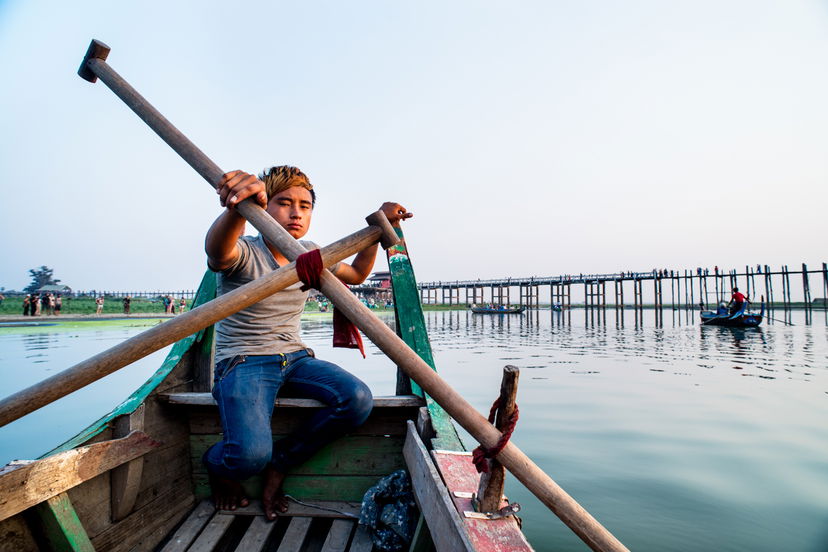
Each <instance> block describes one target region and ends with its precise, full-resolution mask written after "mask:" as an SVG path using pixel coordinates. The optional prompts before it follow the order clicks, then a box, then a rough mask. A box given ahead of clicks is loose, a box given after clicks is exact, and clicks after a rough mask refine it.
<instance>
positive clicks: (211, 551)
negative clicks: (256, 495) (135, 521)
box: [160, 500, 373, 552]
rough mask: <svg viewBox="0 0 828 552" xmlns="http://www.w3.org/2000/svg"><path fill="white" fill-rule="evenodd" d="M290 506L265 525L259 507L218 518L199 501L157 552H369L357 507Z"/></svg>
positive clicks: (349, 504)
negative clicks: (358, 521) (357, 517)
mask: <svg viewBox="0 0 828 552" xmlns="http://www.w3.org/2000/svg"><path fill="white" fill-rule="evenodd" d="M313 506H319V507H320V508H316V507H312V506H306V505H300V504H296V503H293V502H290V507H289V508H288V511H287V512H286V513H285V514H282V515H280V516H279V519H277V520H276V521H273V522H270V521H267V520H266V519H265V517H264V515H263V514H262V509H261V505H260V504H259V503H258V501H252V503H251V504H250V506H247V507H245V508H240V509H238V510H236V511H234V512H217V511H216V510H215V508H213V506H212V503H211V502H210V501H208V500H204V501H202V502H200V503H199V504H198V505H196V507H195V509H194V510H193V511H192V513H191V514H190V515H189V517H188V518H187V519H186V520H185V521H184V522H183V523H182V524H181V525H180V526H179V528H178V529H177V530H176V531H175V533H173V535H172V536H171V537H170V538H169V539H168V541H167V543H166V544H165V545H164V546H163V547H162V548H161V549H160V550H161V552H265V551H277V552H306V551H322V552H371V550H372V549H373V547H372V545H371V539H370V537H368V535H367V533H366V532H365V530H364V528H362V527H360V526H359V525H358V524H357V520H356V518H355V517H351V516H358V515H359V504H356V503H353V502H315V503H313Z"/></svg>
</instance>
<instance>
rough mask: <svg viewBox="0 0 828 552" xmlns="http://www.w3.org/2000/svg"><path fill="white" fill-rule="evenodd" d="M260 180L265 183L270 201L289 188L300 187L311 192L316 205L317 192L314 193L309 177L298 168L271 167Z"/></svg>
mask: <svg viewBox="0 0 828 552" xmlns="http://www.w3.org/2000/svg"><path fill="white" fill-rule="evenodd" d="M259 180H261V181H262V182H264V183H265V192H266V193H267V198H268V199H270V198H271V197H273V196H275V195H276V194H278V193H280V192H284V191H285V190H287V189H288V188H292V187H294V186H299V187H300V188H304V189H306V190H308V191H309V192H310V194H311V201H312V202H313V204H314V205H316V192H314V191H313V184H311V183H310V179H309V178H308V176H307V175H306V174H305V173H303V172H302V171H301V170H299V169H298V168H296V167H291V166H290V165H280V166H278V167H270V168H269V169H267V170H266V171H263V172H262V174H260V175H259Z"/></svg>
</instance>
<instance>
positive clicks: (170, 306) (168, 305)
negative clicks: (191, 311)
mask: <svg viewBox="0 0 828 552" xmlns="http://www.w3.org/2000/svg"><path fill="white" fill-rule="evenodd" d="M162 302H163V303H164V312H165V313H166V314H176V312H175V309H176V306H177V307H178V314H181V313H183V312H184V311H185V310H187V300H186V299H184V298H183V297H182V298H181V299H179V300H178V301H177V302H176V300H175V297H173V296H172V295H165V296H164V297H163V298H162Z"/></svg>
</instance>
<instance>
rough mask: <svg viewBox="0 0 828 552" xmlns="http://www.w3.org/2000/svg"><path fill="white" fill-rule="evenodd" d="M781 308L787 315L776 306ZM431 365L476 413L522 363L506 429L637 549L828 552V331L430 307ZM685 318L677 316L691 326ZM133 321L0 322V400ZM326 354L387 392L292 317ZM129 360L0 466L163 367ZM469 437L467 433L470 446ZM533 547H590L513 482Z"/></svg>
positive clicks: (353, 359) (375, 359)
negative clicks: (95, 324) (14, 325)
mask: <svg viewBox="0 0 828 552" xmlns="http://www.w3.org/2000/svg"><path fill="white" fill-rule="evenodd" d="M774 316H776V317H781V315H780V314H779V313H778V312H777V313H775V314H774ZM426 317H427V322H428V326H429V332H430V334H431V339H432V344H433V347H434V350H435V356H436V359H437V363H438V367H439V368H440V373H441V374H442V375H443V377H444V378H445V379H446V380H447V381H448V382H449V383H450V384H451V385H453V386H455V387H456V388H457V389H459V390H460V391H461V392H462V393H463V394H464V395H465V396H466V397H467V399H468V400H469V401H470V402H471V403H472V404H473V405H474V406H475V407H476V408H478V409H479V410H480V411H481V412H488V409H489V406H490V404H491V402H492V401H493V400H494V398H495V397H496V395H497V393H498V390H499V386H500V377H501V371H502V368H503V366H504V365H506V364H513V365H515V366H518V367H519V368H520V369H521V379H520V386H519V391H518V404H519V405H520V409H521V419H520V422H519V423H518V428H517V430H516V432H515V435H514V437H513V439H514V441H515V443H516V444H517V445H518V446H519V447H521V448H522V449H523V450H524V451H525V452H526V453H527V454H528V455H529V456H530V457H531V458H532V459H533V460H535V462H537V463H538V464H539V465H540V466H541V468H543V469H544V470H545V471H546V472H547V473H548V474H549V475H550V476H551V477H552V478H553V479H555V480H556V481H557V482H558V483H559V484H560V485H561V486H562V487H563V488H564V489H565V490H566V491H567V492H569V493H570V494H571V495H572V496H573V497H574V498H575V499H576V500H578V501H579V502H580V503H581V504H582V505H583V506H584V507H585V508H587V510H589V511H590V512H591V513H592V514H593V515H594V516H595V517H596V518H597V519H598V520H599V521H600V522H601V523H602V524H604V525H605V526H606V527H607V528H609V529H610V530H611V531H612V532H613V533H614V534H615V535H616V536H617V537H618V538H619V539H620V540H621V541H622V542H624V543H625V544H626V545H627V546H628V547H629V548H630V549H632V550H638V551H640V550H677V551H683V550H687V551H691V550H692V551H700V550H713V549H715V550H734V551H735V550H739V551H741V550H768V551H770V550H785V551H809V552H810V551H814V552H815V551H826V550H828V424H826V420H828V324H826V320H825V317H824V314H823V313H822V312H815V313H814V316H813V319H812V320H810V321H809V322H810V324H805V322H806V320H805V314H804V313H803V312H802V311H797V312H794V313H793V314H792V319H791V320H792V322H793V323H794V324H796V325H795V326H786V325H783V324H778V323H777V324H773V325H768V326H763V327H762V328H761V329H758V330H730V329H726V328H714V327H699V326H698V325H694V324H693V321H692V318H691V319H689V320H688V319H687V318H686V317H685V315H684V314H683V313H675V314H674V313H671V312H670V311H665V315H664V318H663V320H656V319H655V314H654V311H645V312H644V314H643V319H639V318H637V317H636V316H635V314H634V312H633V311H631V310H627V311H626V312H625V313H624V314H623V315H618V316H616V313H615V311H613V310H609V311H607V313H606V317H605V318H604V317H600V318H599V317H596V316H595V315H594V314H593V315H592V316H590V315H589V313H588V312H585V311H583V310H575V311H573V312H571V313H553V312H550V311H540V312H534V313H531V314H524V315H518V316H486V315H472V314H469V313H466V312H430V313H426ZM688 322H689V323H688ZM142 329H143V328H140V327H130V326H126V327H117V328H112V329H108V330H107V329H101V328H96V329H88V330H86V329H83V328H82V327H78V328H74V329H68V330H67V329H60V330H58V329H52V330H50V328H41V329H38V330H27V331H26V332H22V331H20V330H12V329H0V371H1V372H2V374H3V375H4V377H3V379H2V384H0V395H2V396H5V395H7V394H8V393H10V392H12V391H14V390H16V389H20V388H22V387H24V386H26V385H29V384H31V383H33V382H35V381H37V380H38V379H40V378H42V377H45V376H48V375H51V374H52V373H54V371H56V370H59V369H62V368H65V367H67V366H70V365H71V364H72V363H74V362H77V361H78V360H81V359H83V358H85V357H87V356H89V355H91V354H94V353H96V352H99V351H100V350H103V349H105V348H106V347H109V346H111V345H113V344H115V343H117V342H119V341H120V340H122V339H124V338H125V337H129V336H131V335H134V334H136V333H138V332H140V331H141V330H142ZM303 329H304V331H305V336H306V342H307V343H308V344H309V345H310V346H312V347H313V348H314V349H316V350H317V353H318V354H319V355H320V356H323V357H325V358H328V359H330V360H333V361H334V362H338V363H339V364H341V365H343V366H345V367H347V368H349V369H351V370H352V371H354V372H355V373H356V374H358V375H359V376H360V377H362V378H363V379H365V380H366V381H368V382H369V383H370V384H371V386H372V388H373V389H374V392H375V394H393V392H394V381H395V375H394V370H395V368H394V367H393V366H392V365H391V363H390V362H389V361H388V360H387V359H385V357H384V356H382V354H381V353H380V352H379V351H377V350H376V349H374V348H372V347H369V350H368V352H369V355H368V359H367V360H362V359H361V358H359V355H358V353H356V352H355V351H350V350H340V349H337V350H332V349H331V348H330V346H329V343H330V338H331V326H330V319H324V318H315V319H312V320H309V321H306V322H304V323H303ZM163 356H164V353H156V354H155V355H154V356H153V357H152V358H150V359H147V360H145V361H142V362H141V363H139V364H136V365H133V366H131V367H129V368H127V369H125V370H123V371H122V372H120V373H118V374H115V375H113V376H110V377H109V378H108V379H106V380H103V381H101V382H98V383H97V384H96V385H95V386H93V387H91V388H89V389H87V390H85V391H83V392H81V393H78V394H76V395H77V396H71V397H67V398H66V399H63V400H62V401H60V402H59V403H56V404H55V405H52V406H51V407H48V408H46V409H43V411H41V412H38V413H35V414H32V415H30V416H29V417H27V418H25V419H24V420H21V421H19V422H15V423H14V424H11V425H10V426H8V427H6V428H0V463H5V462H6V461H8V460H9V459H11V458H31V457H35V456H37V455H38V454H41V453H43V452H45V451H46V450H48V449H49V448H51V447H52V446H54V445H56V444H58V443H59V442H61V441H62V440H63V439H65V438H66V437H69V436H71V435H72V434H74V433H75V432H76V431H77V430H78V429H80V428H81V427H82V426H84V425H85V424H87V423H89V422H91V421H93V420H94V419H96V418H97V417H99V416H100V415H102V414H104V413H105V412H106V411H108V410H109V409H110V408H112V407H113V406H115V405H116V404H118V403H119V402H120V401H121V400H123V399H124V398H126V396H127V395H129V393H130V392H131V391H132V389H134V387H136V386H137V385H138V384H140V383H141V382H143V380H144V379H146V377H148V376H149V375H150V374H151V373H152V372H153V371H154V370H155V368H157V366H159V365H160V363H161V361H162V360H163ZM466 440H467V443H468V444H469V445H470V448H471V446H472V441H471V440H470V439H468V438H467V439H466ZM506 491H507V494H508V495H509V497H510V499H511V500H516V501H518V502H520V503H521V504H522V505H523V511H522V513H521V515H522V517H523V519H524V530H525V532H526V533H527V535H528V536H529V539H530V541H531V542H532V543H533V545H534V546H535V548H536V549H537V550H539V551H544V550H586V549H587V548H586V546H585V545H583V544H582V543H581V542H580V540H578V539H577V537H575V536H574V535H573V534H572V533H571V532H570V531H569V529H567V528H566V527H565V526H564V525H563V524H562V523H561V522H559V521H558V520H557V518H555V517H554V515H553V514H551V513H550V512H549V511H548V510H546V508H545V507H544V506H542V505H541V504H540V503H539V502H537V501H536V500H535V499H534V498H533V497H532V495H531V494H529V493H528V492H526V491H525V490H523V489H522V487H521V485H520V484H519V483H518V482H516V481H514V480H511V481H509V482H508V484H507V489H506Z"/></svg>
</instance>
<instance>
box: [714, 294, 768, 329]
mask: <svg viewBox="0 0 828 552" xmlns="http://www.w3.org/2000/svg"><path fill="white" fill-rule="evenodd" d="M748 304H749V303H747V302H745V303H743V304H742V306H741V308H740V309H739V310H737V311H735V312H731V309H729V308H728V306H727V303H724V302H722V303H720V304H719V306H718V307H717V308H716V310H715V311H705V310H703V311H701V313H700V316H701V323H702V326H727V327H730V328H756V327H758V326H759V325H760V324H761V323H762V320H763V319H764V316H765V301H764V300H763V301H762V305H761V308H760V310H759V312H752V311H749V310H748Z"/></svg>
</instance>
